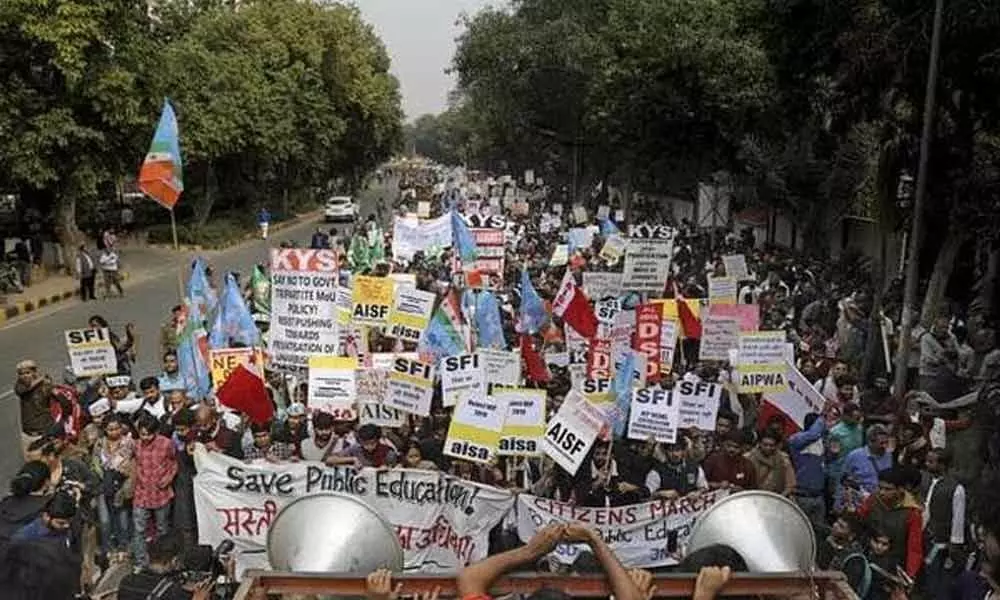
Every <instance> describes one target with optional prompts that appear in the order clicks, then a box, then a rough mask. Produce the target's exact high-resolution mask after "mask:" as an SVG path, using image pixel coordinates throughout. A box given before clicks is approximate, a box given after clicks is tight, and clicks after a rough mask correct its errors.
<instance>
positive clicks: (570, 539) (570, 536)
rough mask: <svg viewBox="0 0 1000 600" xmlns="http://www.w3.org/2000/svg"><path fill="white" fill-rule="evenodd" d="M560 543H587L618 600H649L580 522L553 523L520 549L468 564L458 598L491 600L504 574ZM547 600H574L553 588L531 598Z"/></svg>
mask: <svg viewBox="0 0 1000 600" xmlns="http://www.w3.org/2000/svg"><path fill="white" fill-rule="evenodd" d="M559 544H587V545H588V546H590V549H591V551H592V552H593V553H594V557H595V558H596V559H597V562H598V563H599V564H600V565H601V569H602V570H603V571H604V574H605V576H607V578H608V584H609V586H610V587H611V593H612V594H613V596H614V597H615V599H616V600H647V595H646V592H647V590H640V589H639V587H638V586H637V585H636V584H635V582H634V581H633V580H632V577H631V576H630V575H629V572H628V571H627V570H626V569H625V567H624V566H622V563H621V562H620V561H619V560H618V557H617V556H615V554H614V552H612V551H611V548H609V547H608V545H607V543H605V541H604V538H602V537H601V535H600V533H598V532H597V531H595V530H593V529H589V528H587V527H586V526H585V525H583V524H581V523H568V524H553V525H548V526H546V527H543V528H542V529H539V530H538V533H536V534H535V535H534V536H533V537H532V538H531V539H530V540H528V543H527V544H525V545H524V546H521V547H520V548H515V549H514V550H508V551H507V552H503V553H501V554H496V555H493V556H490V557H489V558H487V559H485V560H481V561H479V562H477V563H475V564H472V565H469V566H468V567H466V568H465V569H463V570H462V571H461V572H460V573H459V574H458V595H459V598H461V600H492V597H491V596H490V595H489V591H490V588H492V587H493V583H494V582H495V581H496V580H497V579H499V578H500V577H501V576H502V575H504V574H505V573H508V572H510V571H513V570H514V569H517V568H518V567H520V566H522V565H533V564H535V563H536V562H537V561H538V559H540V558H542V557H543V556H545V555H546V554H548V553H549V552H552V551H553V550H555V548H556V546H558V545H559ZM535 598H538V599H541V598H545V599H546V600H571V596H569V595H568V594H566V593H564V592H561V591H558V590H551V589H540V590H538V591H536V592H535V593H534V594H532V595H530V596H528V599H529V600H533V599H535Z"/></svg>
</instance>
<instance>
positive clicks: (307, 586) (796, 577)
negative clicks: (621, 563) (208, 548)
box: [235, 571, 858, 600]
mask: <svg viewBox="0 0 1000 600" xmlns="http://www.w3.org/2000/svg"><path fill="white" fill-rule="evenodd" d="M695 577H696V576H695V575H690V574H669V575H657V576H656V578H655V580H656V597H657V598H680V597H687V598H690V597H691V596H692V595H693V594H694V583H695ZM394 579H395V580H396V581H397V582H398V583H402V584H403V589H402V591H401V595H404V596H405V595H410V594H416V593H421V592H429V591H432V590H434V589H435V588H440V591H441V596H442V597H454V596H455V595H456V592H457V590H456V582H455V577H454V576H452V575H425V574H414V575H399V576H394ZM541 588H554V589H559V590H562V591H565V592H567V593H568V594H570V595H571V596H574V597H579V598H607V597H608V596H610V595H611V590H610V589H609V588H608V583H607V580H606V579H605V578H604V577H603V576H602V575H552V574H547V573H518V574H512V575H508V576H506V577H502V578H500V579H499V580H498V581H497V582H496V584H495V585H494V587H493V589H492V590H491V592H492V593H493V594H494V595H496V596H499V595H503V594H529V593H531V592H534V591H537V590H539V589H541ZM265 594H278V595H282V596H284V595H294V596H302V595H305V596H309V595H314V594H315V595H323V596H364V595H365V576H364V575H358V574H353V573H285V572H277V571H248V572H246V573H245V574H244V576H243V583H242V584H241V585H240V588H239V590H238V591H237V593H236V598H235V600H264V598H265V597H266V596H265ZM721 595H722V596H774V597H781V598H788V597H793V596H794V597H799V598H812V599H822V600H858V599H857V596H856V595H855V594H854V591H853V590H852V589H851V587H850V586H849V585H848V584H847V580H846V579H845V578H844V574H843V573H840V572H832V571H820V572H816V573H811V574H810V573H766V574H753V573H740V574H738V575H734V576H733V578H732V579H731V580H730V582H729V583H728V584H726V587H725V588H724V589H723V590H722V592H721Z"/></svg>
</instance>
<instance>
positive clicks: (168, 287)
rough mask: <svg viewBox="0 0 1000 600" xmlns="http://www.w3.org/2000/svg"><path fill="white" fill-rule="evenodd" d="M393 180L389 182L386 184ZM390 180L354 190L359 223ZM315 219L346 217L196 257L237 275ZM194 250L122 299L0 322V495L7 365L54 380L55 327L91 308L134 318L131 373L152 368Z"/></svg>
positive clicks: (4, 476)
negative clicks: (27, 366)
mask: <svg viewBox="0 0 1000 600" xmlns="http://www.w3.org/2000/svg"><path fill="white" fill-rule="evenodd" d="M394 183H395V181H391V182H389V184H390V186H391V185H392V184H394ZM394 189H395V188H394V187H390V188H386V187H381V186H378V187H372V188H369V189H368V190H366V191H365V192H364V193H362V194H361V197H360V198H359V199H358V203H359V213H360V215H359V219H358V221H359V222H363V220H364V219H365V218H366V217H367V215H368V214H371V213H373V212H374V211H375V203H376V201H377V199H378V198H379V197H384V198H386V199H387V200H388V199H390V198H395V193H394V192H392V191H390V190H394ZM317 226H323V228H324V230H325V229H329V227H336V228H337V229H338V231H339V232H340V233H341V235H343V234H345V233H346V232H347V231H348V229H349V228H350V225H349V224H339V223H338V224H331V225H324V224H323V223H322V218H321V217H320V218H317V219H316V220H313V221H308V222H303V223H300V224H297V225H295V226H292V227H289V228H287V229H282V230H280V231H276V232H274V233H273V235H271V236H269V239H268V240H266V241H265V240H260V239H257V240H253V241H249V242H246V243H244V244H241V245H239V246H234V247H232V248H229V249H227V250H223V251H219V252H211V253H209V252H206V253H203V256H205V258H207V259H208V260H209V262H210V263H211V264H212V266H213V268H214V270H215V273H216V278H217V279H218V278H219V277H221V275H222V274H223V273H227V272H230V271H237V272H239V273H240V274H241V279H243V280H245V279H246V278H247V277H249V274H250V271H251V269H252V268H253V265H254V264H257V263H267V261H268V252H269V249H270V248H271V247H278V246H279V245H280V244H281V243H282V242H284V241H288V240H293V241H295V242H296V243H297V244H298V245H299V246H308V244H309V239H310V237H311V236H312V233H313V232H314V231H315V230H316V227H317ZM196 256H197V253H194V252H178V255H177V258H176V261H175V263H174V264H173V265H172V266H171V265H169V264H166V265H164V266H163V269H162V272H160V273H159V274H158V275H156V276H154V277H151V278H148V279H146V280H144V281H139V282H136V283H135V284H134V285H132V286H129V287H126V290H125V294H126V295H125V297H124V298H113V299H109V300H98V301H96V302H86V303H81V302H78V301H70V302H68V303H65V304H61V305H58V304H57V305H54V306H53V307H51V308H50V309H46V310H42V311H39V312H36V313H31V314H29V315H28V316H26V317H25V318H23V319H20V320H15V321H12V322H10V323H9V324H8V325H6V326H5V327H3V328H2V329H0V365H2V366H3V367H5V368H6V381H2V383H0V486H2V487H0V497H2V496H3V495H6V492H7V485H8V482H9V481H10V479H11V478H12V477H13V476H14V474H15V473H16V472H17V470H18V469H19V468H20V467H21V464H22V463H23V461H22V456H21V438H20V405H19V402H18V399H17V397H16V396H15V395H14V390H13V385H14V380H15V379H16V374H15V372H14V365H15V364H17V362H18V361H20V360H24V359H29V358H30V359H33V360H35V361H37V362H38V364H39V366H40V367H41V368H42V369H43V370H44V371H45V372H46V373H48V374H49V375H51V376H52V378H53V379H55V380H60V381H61V379H62V373H63V369H64V368H65V366H66V365H67V364H68V363H69V357H68V356H67V354H66V346H65V341H64V338H63V332H64V331H65V330H67V329H79V328H83V327H86V326H87V321H88V320H89V319H90V317H91V316H92V315H101V316H103V317H104V318H105V319H107V320H108V322H109V323H110V325H111V329H112V331H115V332H116V333H118V334H119V335H124V332H125V324H126V323H134V324H135V329H136V334H137V336H138V360H137V363H136V364H135V365H134V366H133V369H132V374H133V377H137V378H141V377H143V376H146V375H157V374H159V372H160V363H161V361H160V356H159V354H160V328H161V326H162V324H163V323H164V322H166V320H167V318H168V317H169V316H170V308H171V307H172V306H174V305H176V304H178V303H179V299H180V296H179V282H178V279H179V276H180V273H181V272H182V271H183V273H184V276H185V281H186V276H187V274H188V271H189V268H190V264H191V262H192V261H193V260H194V258H195V257H196Z"/></svg>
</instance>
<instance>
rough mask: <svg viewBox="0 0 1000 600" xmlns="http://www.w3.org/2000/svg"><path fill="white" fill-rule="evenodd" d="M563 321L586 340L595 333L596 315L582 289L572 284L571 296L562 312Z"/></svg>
mask: <svg viewBox="0 0 1000 600" xmlns="http://www.w3.org/2000/svg"><path fill="white" fill-rule="evenodd" d="M562 320H563V322H564V323H566V324H567V325H569V326H570V327H572V328H573V329H575V330H576V332H577V333H579V334H580V335H582V336H583V337H585V338H587V339H588V340H589V339H591V338H593V337H594V336H595V335H597V315H595V314H594V307H593V306H591V305H590V300H588V299H587V296H586V294H584V293H583V290H581V289H580V288H578V287H576V286H574V290H573V298H572V299H571V300H570V301H569V304H568V305H567V306H566V310H565V311H564V312H563V314H562Z"/></svg>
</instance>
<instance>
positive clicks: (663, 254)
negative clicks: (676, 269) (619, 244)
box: [622, 238, 674, 298]
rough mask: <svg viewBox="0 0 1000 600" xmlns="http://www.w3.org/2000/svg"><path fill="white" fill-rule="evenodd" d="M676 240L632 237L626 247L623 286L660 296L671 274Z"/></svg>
mask: <svg viewBox="0 0 1000 600" xmlns="http://www.w3.org/2000/svg"><path fill="white" fill-rule="evenodd" d="M673 249H674V240H673V238H670V239H665V240H662V239H637V238H631V239H629V241H628V245H626V247H625V267H624V269H623V271H624V272H623V273H622V287H623V288H625V289H626V290H630V291H635V292H647V293H650V294H654V296H653V297H655V298H659V297H661V296H662V295H663V288H664V286H666V283H667V278H668V277H669V276H670V260H671V257H672V256H673V251H674V250H673Z"/></svg>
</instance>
